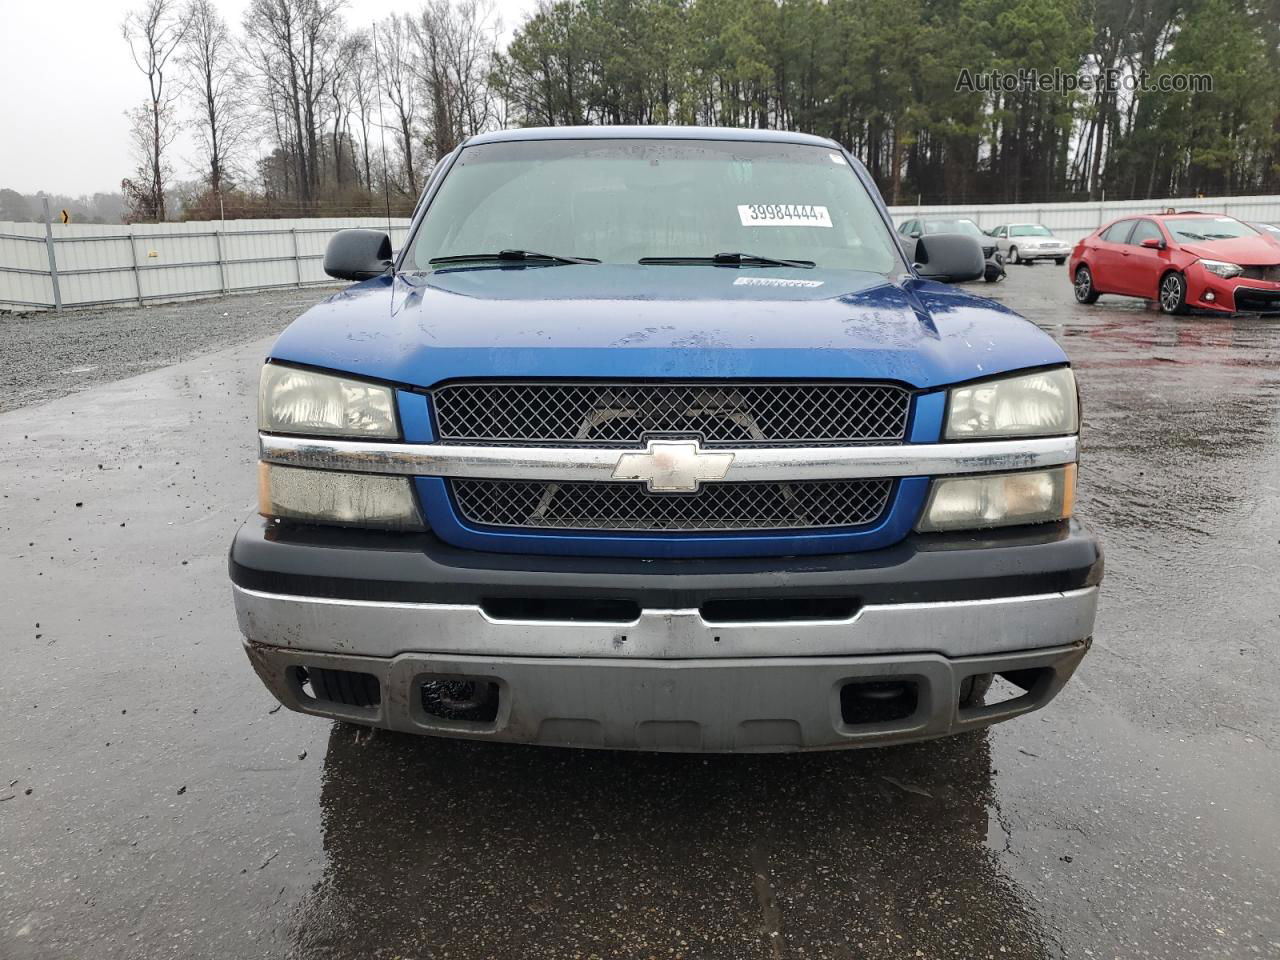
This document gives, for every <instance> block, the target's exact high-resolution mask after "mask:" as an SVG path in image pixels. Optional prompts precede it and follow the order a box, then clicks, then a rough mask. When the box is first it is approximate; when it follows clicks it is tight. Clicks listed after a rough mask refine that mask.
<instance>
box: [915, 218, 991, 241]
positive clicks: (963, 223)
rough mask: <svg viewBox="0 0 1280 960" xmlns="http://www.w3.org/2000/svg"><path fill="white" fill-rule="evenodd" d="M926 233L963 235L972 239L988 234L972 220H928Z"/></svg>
mask: <svg viewBox="0 0 1280 960" xmlns="http://www.w3.org/2000/svg"><path fill="white" fill-rule="evenodd" d="M924 232H925V233H963V234H967V235H968V236H970V237H978V238H982V237H985V236H986V234H985V233H983V232H982V231H981V230H980V229H978V225H977V224H976V223H974V222H973V221H972V220H966V219H963V218H961V219H958V220H926V221H925V222H924Z"/></svg>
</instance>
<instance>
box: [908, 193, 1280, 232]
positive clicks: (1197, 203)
mask: <svg viewBox="0 0 1280 960" xmlns="http://www.w3.org/2000/svg"><path fill="white" fill-rule="evenodd" d="M1171 208H1172V209H1174V210H1203V211H1204V212H1206V213H1220V214H1226V215H1227V216H1230V217H1235V218H1236V219H1238V220H1251V221H1253V222H1255V223H1256V222H1263V223H1280V197H1195V198H1192V199H1187V198H1183V199H1181V200H1173V199H1156V200H1108V201H1106V202H1102V203H1010V204H991V205H985V206H984V205H976V206H962V205H949V206H923V207H890V208H889V212H890V213H891V214H893V221H894V223H897V224H900V223H902V221H904V220H907V219H910V218H912V217H918V216H919V217H928V216H947V217H969V218H970V219H971V220H973V221H975V222H976V223H977V224H978V226H980V227H981V228H982V229H983V230H988V229H990V228H991V227H998V226H999V225H1000V224H1002V223H1043V224H1044V225H1045V226H1046V227H1048V228H1049V229H1050V230H1052V231H1053V232H1054V233H1056V234H1057V235H1058V236H1059V237H1061V238H1062V239H1063V240H1070V241H1072V242H1074V241H1076V240H1079V239H1080V238H1081V237H1083V236H1086V235H1087V234H1089V233H1092V232H1093V231H1094V230H1095V229H1096V228H1098V227H1100V226H1101V225H1102V224H1104V223H1106V222H1107V221H1109V220H1115V219H1117V218H1119V217H1125V216H1134V215H1137V214H1142V213H1160V212H1162V211H1164V210H1168V209H1171Z"/></svg>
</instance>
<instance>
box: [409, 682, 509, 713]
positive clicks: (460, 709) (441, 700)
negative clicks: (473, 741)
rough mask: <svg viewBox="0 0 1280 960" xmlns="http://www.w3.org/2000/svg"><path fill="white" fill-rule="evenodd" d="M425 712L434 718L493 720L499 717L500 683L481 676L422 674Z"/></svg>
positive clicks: (422, 698)
mask: <svg viewBox="0 0 1280 960" xmlns="http://www.w3.org/2000/svg"><path fill="white" fill-rule="evenodd" d="M418 689H419V691H420V696H421V702H422V712H423V713H425V714H426V715H427V716H428V717H430V718H432V719H434V720H444V721H447V722H452V723H467V724H492V723H493V722H494V721H495V720H497V719H498V701H499V700H500V699H501V697H500V692H499V688H498V684H496V683H495V682H493V681H492V680H485V679H481V678H479V677H459V676H449V675H442V676H422V677H419V678H418Z"/></svg>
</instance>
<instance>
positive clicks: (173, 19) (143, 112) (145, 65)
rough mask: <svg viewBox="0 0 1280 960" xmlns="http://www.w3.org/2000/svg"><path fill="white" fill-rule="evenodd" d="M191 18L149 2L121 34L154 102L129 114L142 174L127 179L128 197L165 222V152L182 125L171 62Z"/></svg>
mask: <svg viewBox="0 0 1280 960" xmlns="http://www.w3.org/2000/svg"><path fill="white" fill-rule="evenodd" d="M186 29H187V24H186V20H185V19H184V18H183V17H182V15H181V14H180V13H179V12H178V10H177V9H176V4H175V0H147V3H146V5H145V6H143V7H140V8H139V9H137V10H134V11H133V12H132V13H130V14H129V15H128V16H127V17H125V20H124V23H122V24H121V25H120V33H121V35H122V36H123V37H124V39H125V42H127V43H128V44H129V52H130V53H131V54H132V55H133V62H134V64H135V65H136V66H137V67H138V69H139V70H140V71H142V73H143V75H144V76H145V77H146V78H147V92H148V98H147V100H146V101H145V102H144V103H143V105H142V106H141V107H139V108H138V109H137V110H135V111H132V112H131V113H130V114H129V118H130V122H131V124H132V127H133V130H132V136H133V143H134V149H135V152H136V153H137V155H138V160H139V163H138V173H137V177H136V179H135V180H133V181H126V183H127V184H129V186H128V187H126V193H127V194H129V195H130V196H131V197H133V198H134V199H135V200H136V201H139V202H141V203H142V204H143V206H142V207H141V208H136V210H137V212H138V213H140V214H142V215H144V216H146V217H147V218H148V219H154V220H155V221H156V222H159V221H161V220H163V219H164V216H165V209H164V206H165V205H164V191H165V179H166V177H167V174H168V172H169V171H168V166H167V163H166V160H165V150H166V149H167V148H168V147H169V146H170V144H172V143H173V139H174V137H175V136H177V130H178V121H177V118H176V116H175V114H174V110H173V105H174V101H175V100H176V99H177V85H176V84H173V83H166V82H165V71H166V70H167V69H168V65H169V59H170V58H171V57H172V56H173V54H174V52H175V51H176V50H177V49H178V47H179V46H180V45H181V44H182V41H183V38H184V36H185V34H186Z"/></svg>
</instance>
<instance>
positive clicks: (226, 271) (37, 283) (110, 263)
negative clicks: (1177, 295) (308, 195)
mask: <svg viewBox="0 0 1280 960" xmlns="http://www.w3.org/2000/svg"><path fill="white" fill-rule="evenodd" d="M1170 207H1171V208H1174V209H1177V210H1204V211H1207V212H1213V213H1225V214H1229V215H1230V216H1233V217H1238V218H1240V219H1241V220H1253V221H1266V222H1272V223H1277V222H1280V196H1273V197H1203V198H1196V199H1193V200H1188V199H1182V200H1172V199H1157V200H1124V201H1108V202H1105V203H1021V204H999V205H988V206H981V205H978V206H967V205H952V206H922V207H891V208H890V211H889V212H890V213H892V214H893V217H894V220H895V222H897V223H901V222H902V221H903V220H905V219H907V218H909V217H915V216H928V215H931V214H932V215H946V216H962V217H970V218H972V219H973V220H975V221H977V224H978V226H980V227H982V228H983V229H984V230H985V229H987V228H989V227H994V226H997V225H999V224H1001V223H1018V222H1024V223H1026V222H1030V223H1043V224H1044V225H1045V226H1047V227H1049V228H1050V229H1052V230H1053V231H1054V232H1055V233H1056V234H1058V235H1059V236H1060V237H1062V238H1063V239H1065V240H1072V241H1074V240H1078V239H1079V238H1080V237H1083V236H1084V235H1085V234H1087V233H1089V232H1090V231H1092V230H1093V229H1094V228H1095V227H1097V226H1099V225H1100V224H1102V223H1105V222H1106V221H1108V220H1114V219H1115V218H1117V217H1121V216H1126V215H1132V214H1140V213H1156V212H1159V211H1161V210H1164V209H1166V208H1170ZM390 223H391V240H392V244H393V246H396V247H398V246H399V245H400V243H402V242H403V241H404V238H405V234H406V232H407V230H408V225H409V221H408V220H405V219H393V220H391V221H390ZM343 227H375V228H382V229H385V228H386V227H387V220H385V219H378V218H331V219H310V220H230V221H225V222H202V223H163V224H138V225H135V226H131V227H122V226H93V225H88V224H65V225H64V224H60V223H56V224H53V226H52V227H51V228H50V229H49V233H48V235H46V228H45V225H44V224H39V223H8V222H0V310H2V309H30V308H47V307H58V306H68V307H72V306H96V305H100V304H112V303H119V304H130V303H134V304H145V303H155V302H158V301H162V300H180V299H183V298H187V297H202V296H216V295H218V294H223V293H235V292H239V291H245V290H263V289H268V288H270V287H301V286H307V285H309V284H320V283H326V282H331V281H329V278H327V277H326V276H325V275H324V271H323V270H322V269H321V259H322V257H323V255H324V248H325V244H326V243H327V242H328V240H329V236H330V235H331V234H332V233H333V232H334V231H335V230H339V229H341V228H343Z"/></svg>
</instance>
